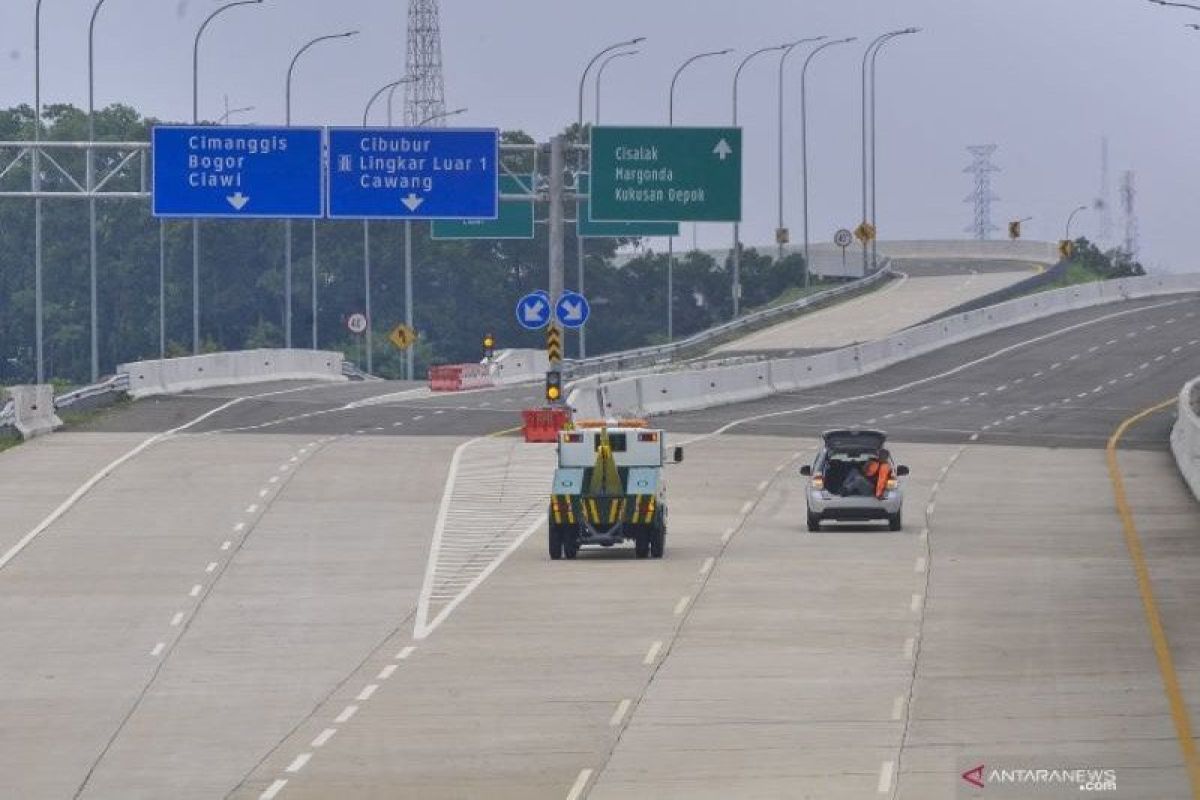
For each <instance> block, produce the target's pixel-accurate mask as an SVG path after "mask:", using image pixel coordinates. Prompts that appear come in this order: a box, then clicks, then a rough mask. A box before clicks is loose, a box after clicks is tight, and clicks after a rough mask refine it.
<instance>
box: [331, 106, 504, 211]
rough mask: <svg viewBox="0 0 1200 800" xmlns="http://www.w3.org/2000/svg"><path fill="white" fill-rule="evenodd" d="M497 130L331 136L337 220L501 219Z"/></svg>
mask: <svg viewBox="0 0 1200 800" xmlns="http://www.w3.org/2000/svg"><path fill="white" fill-rule="evenodd" d="M499 148H500V135H499V131H497V130H495V129H489V130H480V129H470V128H331V129H330V130H329V164H328V170H329V209H328V210H329V216H330V217H331V218H335V219H336V218H341V219H496V217H497V216H498V215H499V199H498V195H499V184H498V177H497V171H496V162H497V161H498V159H499V155H500V149H499Z"/></svg>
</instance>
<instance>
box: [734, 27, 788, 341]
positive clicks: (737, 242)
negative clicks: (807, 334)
mask: <svg viewBox="0 0 1200 800" xmlns="http://www.w3.org/2000/svg"><path fill="white" fill-rule="evenodd" d="M788 46H789V45H788V44H777V45H775V46H773V47H761V48H759V49H758V50H755V51H754V52H753V53H751V54H750V55H748V56H746V57H745V58H743V59H742V61H741V63H740V64H738V66H737V70H736V71H734V73H733V127H735V128H736V127H737V123H738V81H740V80H741V77H742V70H743V69H745V68H746V65H747V64H749V63H750V61H751V60H753V59H754V58H755V56H760V55H762V54H763V53H770V52H773V51H775V50H783V49H786V48H787V47H788ZM741 240H742V236H741V223H738V222H735V223H733V316H734V319H736V318H737V316H738V313H739V306H740V305H741V298H742V241H741Z"/></svg>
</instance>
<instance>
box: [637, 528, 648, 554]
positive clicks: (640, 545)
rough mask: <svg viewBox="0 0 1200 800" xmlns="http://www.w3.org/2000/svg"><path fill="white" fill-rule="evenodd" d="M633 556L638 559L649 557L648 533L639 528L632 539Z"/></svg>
mask: <svg viewBox="0 0 1200 800" xmlns="http://www.w3.org/2000/svg"><path fill="white" fill-rule="evenodd" d="M633 554H634V555H635V556H637V557H638V558H645V557H646V556H648V555H650V531H648V530H646V529H645V528H639V529H638V532H637V533H636V534H635V535H634V537H633Z"/></svg>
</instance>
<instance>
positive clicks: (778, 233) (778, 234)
mask: <svg viewBox="0 0 1200 800" xmlns="http://www.w3.org/2000/svg"><path fill="white" fill-rule="evenodd" d="M828 38H829V37H828V36H817V37H814V38H811V39H798V40H796V41H794V42H792V43H791V44H789V45H788V46H787V47H785V48H783V52H782V53H781V54H780V56H779V114H778V122H779V136H778V143H779V159H778V164H777V169H778V172H779V224H778V225H777V226H776V230H775V238H776V244H777V245H778V246H779V260H780V261H783V250H784V242H783V238H782V232H783V71H784V67H785V66H787V59H788V56H790V55H791V54H792V51H793V50H795V49H796V48H797V47H799V46H800V45H802V44H809V43H811V42H823V41H825V40H826V39H828Z"/></svg>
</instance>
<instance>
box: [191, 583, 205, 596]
mask: <svg viewBox="0 0 1200 800" xmlns="http://www.w3.org/2000/svg"><path fill="white" fill-rule="evenodd" d="M202 591H204V587H203V586H201V585H200V584H198V583H197V584H196V585H194V586H193V587H192V590H191V591H190V592H188V597H199V596H200V592H202Z"/></svg>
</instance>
